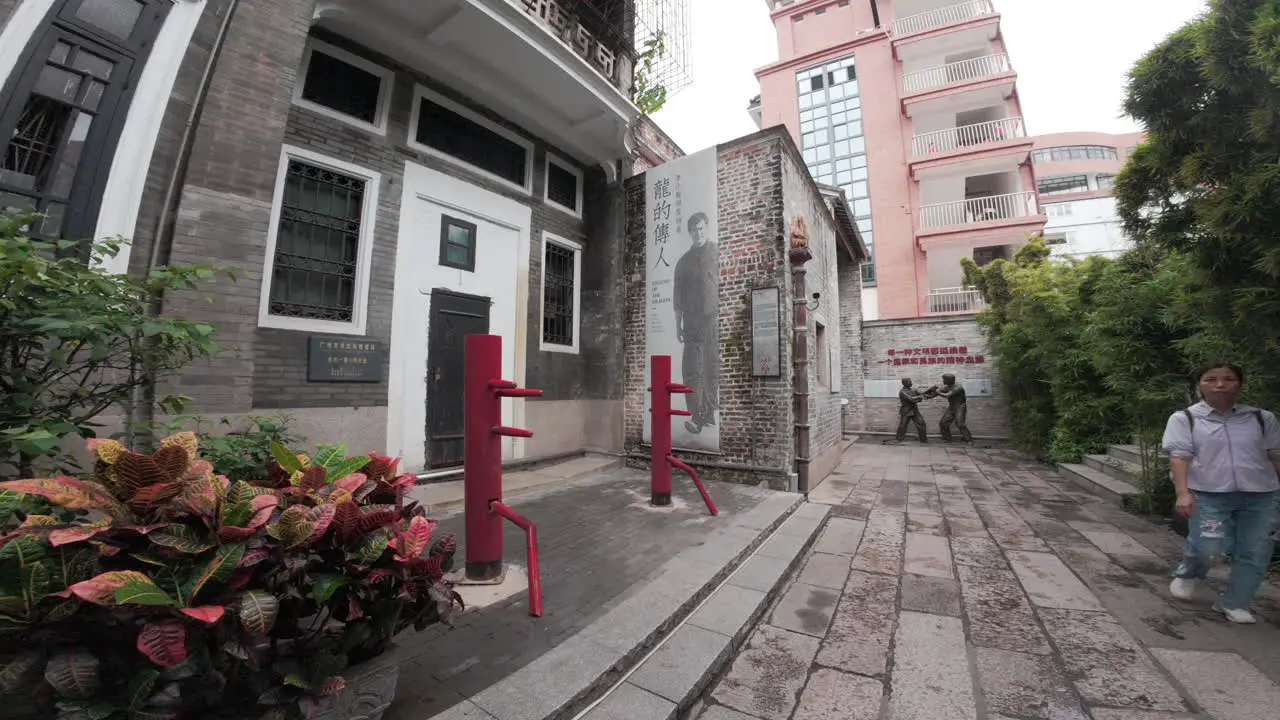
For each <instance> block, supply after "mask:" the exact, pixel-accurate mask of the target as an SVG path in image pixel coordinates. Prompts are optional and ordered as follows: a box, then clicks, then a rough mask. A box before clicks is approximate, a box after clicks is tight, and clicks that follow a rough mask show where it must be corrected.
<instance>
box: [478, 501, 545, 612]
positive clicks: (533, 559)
mask: <svg viewBox="0 0 1280 720" xmlns="http://www.w3.org/2000/svg"><path fill="white" fill-rule="evenodd" d="M489 507H490V508H492V509H493V512H494V514H495V515H501V516H502V517H504V518H506V519H508V520H510V521H511V522H513V523H515V525H516V527H518V528H520V529H521V530H524V534H525V553H526V555H527V556H528V558H529V614H530V615H532V616H534V617H542V568H541V567H539V566H538V526H537V525H534V524H533V523H532V522H529V519H528V518H526V517H525V516H523V515H521V514H520V513H518V512H516V511H515V510H512V509H511V508H509V507H507V505H506V503H500V502H494V503H491V504H490V505H489Z"/></svg>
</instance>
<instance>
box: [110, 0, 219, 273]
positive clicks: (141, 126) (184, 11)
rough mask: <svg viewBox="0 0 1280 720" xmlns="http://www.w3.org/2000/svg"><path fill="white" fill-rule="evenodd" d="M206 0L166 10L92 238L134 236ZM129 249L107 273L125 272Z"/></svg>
mask: <svg viewBox="0 0 1280 720" xmlns="http://www.w3.org/2000/svg"><path fill="white" fill-rule="evenodd" d="M205 5H206V0H188V1H187V2H177V3H174V4H173V7H171V8H170V9H169V14H168V16H167V17H165V21H164V27H162V28H161V29H160V35H159V36H158V37H157V38H156V43H155V45H154V46H153V47H152V49H151V55H150V56H148V58H147V65H146V67H145V68H144V69H143V71H142V75H141V76H139V78H138V89H137V90H136V91H135V93H134V96H133V102H132V103H131V104H130V106H129V115H128V117H127V118H126V119H125V124H124V128H123V130H122V131H121V133H120V142H119V144H118V145H117V146H116V155H115V158H114V159H113V160H112V162H111V174H110V175H108V176H107V186H106V189H105V190H104V191H103V194H102V209H101V210H100V211H99V212H98V224H97V227H96V229H95V231H94V234H93V236H94V237H95V238H97V239H102V238H109V237H122V238H125V239H126V240H130V239H132V238H133V236H134V234H135V233H136V232H137V225H138V212H139V211H140V210H141V208H142V194H143V192H145V191H146V185H147V171H148V170H149V169H150V167H151V156H152V154H154V153H155V149H156V140H157V139H158V138H159V137H160V125H161V123H162V121H163V120H164V111H165V109H166V108H168V107H169V96H170V95H172V94H173V85H174V83H175V82H177V80H178V68H179V67H180V66H181V65H182V59H183V58H184V57H185V56H186V54H187V46H188V45H190V44H191V36H192V35H194V34H195V31H196V25H197V24H199V22H200V16H201V15H202V14H203V13H204V8H205ZM132 249H133V248H132V246H131V245H125V246H124V247H123V248H121V250H120V254H119V255H117V256H115V257H114V258H108V259H107V260H106V261H105V262H103V263H102V266H103V267H104V268H106V269H107V270H110V271H111V272H116V273H127V272H129V257H130V255H131V251H132Z"/></svg>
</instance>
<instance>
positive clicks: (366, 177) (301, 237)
mask: <svg viewBox="0 0 1280 720" xmlns="http://www.w3.org/2000/svg"><path fill="white" fill-rule="evenodd" d="M381 182H382V176H381V174H380V173H377V172H374V171H372V170H366V169H364V168H362V167H358V166H356V165H352V164H351V163H346V162H343V161H341V160H335V159H333V158H330V157H326V156H324V155H320V154H318V153H315V152H312V151H310V150H306V149H303V148H299V147H293V146H289V145H286V146H285V147H284V148H283V150H282V151H281V154H280V170H279V172H278V173H277V176H276V189H275V196H274V200H273V202H272V208H271V226H270V230H269V232H268V233H267V252H266V261H265V266H264V268H263V274H262V293H261V295H262V297H261V301H260V305H259V308H258V326H259V327H270V328H280V329H283V330H301V331H304V332H317V333H335V334H342V335H363V334H364V333H365V327H366V322H367V320H368V312H369V267H370V264H371V261H372V257H373V241H374V226H375V224H376V219H377V211H378V190H379V187H380V184H381Z"/></svg>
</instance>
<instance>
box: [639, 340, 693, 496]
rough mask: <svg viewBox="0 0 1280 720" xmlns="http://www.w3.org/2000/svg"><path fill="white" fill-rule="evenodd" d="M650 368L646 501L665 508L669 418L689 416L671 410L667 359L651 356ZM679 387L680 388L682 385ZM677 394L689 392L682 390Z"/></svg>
mask: <svg viewBox="0 0 1280 720" xmlns="http://www.w3.org/2000/svg"><path fill="white" fill-rule="evenodd" d="M649 362H650V365H651V366H652V367H651V369H650V371H649V374H650V378H649V381H650V386H649V391H650V393H651V395H652V398H653V399H652V401H651V403H652V407H650V408H649V413H650V414H651V415H652V417H651V418H650V422H651V423H652V425H653V429H652V431H651V433H650V435H651V437H650V442H649V449H650V457H649V492H650V499H649V502H650V504H652V505H656V506H659V507H666V506H668V505H670V504H671V465H670V464H669V463H668V462H667V457H668V456H669V455H671V418H672V417H673V416H677V417H678V416H689V415H692V414H693V413H691V412H689V411H688V410H672V409H671V393H672V392H676V391H674V390H673V389H672V388H673V385H674V383H672V382H671V356H670V355H654V356H653V357H652V358H650V360H649ZM679 387H681V388H684V386H683V385H680V386H679ZM679 392H693V391H692V390H689V389H687V388H685V389H684V390H682V391H679Z"/></svg>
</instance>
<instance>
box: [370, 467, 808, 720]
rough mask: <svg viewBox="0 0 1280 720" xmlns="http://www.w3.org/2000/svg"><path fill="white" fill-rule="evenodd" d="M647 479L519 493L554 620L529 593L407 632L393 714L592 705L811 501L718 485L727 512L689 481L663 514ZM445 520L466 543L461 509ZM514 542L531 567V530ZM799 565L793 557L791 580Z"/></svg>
mask: <svg viewBox="0 0 1280 720" xmlns="http://www.w3.org/2000/svg"><path fill="white" fill-rule="evenodd" d="M647 477H648V476H647V474H645V473H643V472H640V471H636V470H628V469H622V468H617V469H610V470H607V471H605V472H603V473H600V474H598V475H596V476H594V477H585V478H581V479H577V480H571V481H568V482H566V483H564V484H561V485H557V486H555V487H548V488H546V489H542V490H537V491H532V492H530V493H526V494H522V495H519V496H518V497H517V498H513V502H512V504H513V505H514V506H515V508H516V509H517V510H518V511H519V512H521V513H522V514H524V515H526V516H527V517H529V518H530V519H531V520H533V521H534V522H535V523H537V524H538V527H539V541H540V546H541V548H540V549H541V551H542V557H541V560H542V569H543V577H542V581H543V589H544V604H545V607H546V613H545V615H544V616H543V617H541V618H530V617H529V616H528V609H527V602H528V601H527V593H520V594H518V595H517V596H515V597H513V598H511V599H509V600H506V601H503V602H500V603H498V604H496V605H492V606H490V607H486V608H484V609H482V610H481V611H479V612H468V613H466V614H464V615H463V616H462V618H460V620H459V622H458V623H457V626H456V627H455V628H453V629H445V628H436V629H433V631H431V632H426V633H421V634H418V635H409V636H408V637H406V638H403V639H401V640H400V642H399V646H398V648H397V650H396V651H395V654H394V655H393V659H395V660H396V661H398V662H399V663H400V664H401V675H400V681H399V692H398V694H397V697H396V699H395V702H394V703H393V704H392V707H391V708H390V709H389V710H388V713H387V715H386V717H387V719H388V720H425V719H426V718H432V717H435V716H437V715H441V716H443V717H464V715H462V713H464V712H470V713H472V714H474V713H475V712H476V711H484V712H485V713H487V714H488V716H491V717H492V718H494V720H524V719H527V720H546V719H547V718H559V717H561V716H564V714H565V713H570V712H571V711H573V708H580V707H581V706H584V705H585V704H586V703H587V702H589V701H590V700H591V699H592V697H593V695H595V694H598V693H599V692H600V691H601V690H603V689H604V687H607V686H609V685H611V684H612V682H613V681H614V679H615V678H616V677H617V676H618V674H619V673H620V672H621V671H622V670H625V669H626V668H627V663H629V662H633V661H634V659H637V658H638V656H639V655H640V654H642V652H643V651H645V650H646V649H647V647H649V646H651V645H652V643H653V642H654V641H655V639H657V638H659V637H661V636H662V635H663V634H664V633H666V632H668V631H669V630H670V629H671V628H672V627H673V626H674V623H675V622H678V621H679V620H680V619H682V618H684V617H686V616H687V615H688V614H689V613H690V612H691V611H692V610H693V609H694V608H695V607H696V606H697V604H698V603H699V602H701V600H702V599H704V598H705V597H706V596H707V595H708V594H709V593H710V592H711V591H712V590H713V589H714V588H715V587H716V586H717V585H718V584H719V583H720V582H722V581H723V580H724V578H725V577H727V575H728V574H729V572H730V571H732V570H733V569H734V568H735V567H736V566H737V565H738V564H739V563H740V562H741V561H742V559H744V558H745V557H747V555H748V554H749V553H751V552H752V551H753V550H755V549H756V548H757V547H758V546H759V544H760V543H761V542H762V541H763V540H764V539H765V538H766V537H768V536H769V535H770V534H772V531H773V530H774V529H775V528H776V527H777V526H779V525H780V524H781V523H782V521H783V520H784V519H785V518H786V517H788V516H789V515H790V514H791V513H792V512H794V511H796V510H798V508H799V505H800V504H801V503H802V498H801V497H800V496H798V495H794V494H788V493H775V492H771V491H767V490H762V489H757V488H748V487H744V486H737V485H726V484H721V483H711V484H710V485H709V487H708V490H709V492H710V493H711V494H712V495H713V497H715V499H716V502H717V505H718V506H719V508H720V515H719V516H717V517H712V516H710V515H708V514H707V513H706V509H705V507H704V506H703V505H702V501H701V498H700V497H699V496H698V495H697V492H696V490H695V489H693V488H692V487H683V486H681V487H677V488H676V493H675V496H674V498H673V499H674V500H675V502H674V503H673V507H672V508H670V509H666V508H663V509H658V508H653V507H651V506H649V504H648V480H647ZM770 516H771V517H772V520H771V521H769V520H767V518H769V517H770ZM602 520H607V522H602ZM806 522H808V520H806ZM440 525H441V530H442V531H444V532H456V533H457V535H458V540H459V544H460V545H462V544H463V543H464V537H463V533H462V526H461V525H462V517H461V516H460V515H456V516H453V517H445V518H444V519H443V520H441V523H440ZM504 541H505V546H506V553H507V558H508V559H510V560H513V561H514V560H517V558H518V559H519V560H520V561H523V557H522V556H523V547H524V543H523V536H522V534H518V530H517V529H515V528H508V530H507V532H506V533H505V535H504ZM803 549H804V548H803V547H799V548H797V552H798V553H799V552H802V551H803ZM458 556H459V558H462V557H465V547H461V548H459V552H458ZM794 561H795V558H793V559H792V562H793V563H794ZM788 570H789V566H788V565H787V564H786V563H785V562H784V563H783V567H781V568H779V569H778V574H779V576H780V577H784V576H785V574H786V573H787V571H788ZM464 699H465V700H466V701H467V702H465V703H463V702H462V701H463V700H464ZM455 705H460V707H458V708H455V709H453V710H450V708H451V707H452V706H455ZM446 710H450V712H451V714H450V715H442V714H443V713H444V712H445V711H446ZM478 717H481V718H483V717H485V716H484V715H479V716H478Z"/></svg>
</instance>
